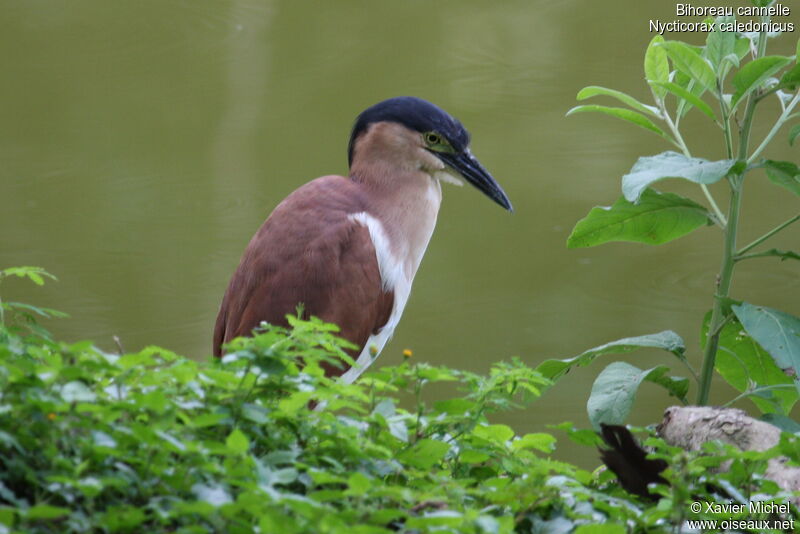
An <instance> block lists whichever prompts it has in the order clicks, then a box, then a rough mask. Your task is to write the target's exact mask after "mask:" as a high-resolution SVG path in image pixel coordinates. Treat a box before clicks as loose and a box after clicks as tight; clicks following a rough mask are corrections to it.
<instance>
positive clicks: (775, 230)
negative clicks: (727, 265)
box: [736, 213, 800, 256]
mask: <svg viewBox="0 0 800 534" xmlns="http://www.w3.org/2000/svg"><path fill="white" fill-rule="evenodd" d="M797 221H800V213H798V214H797V215H795V216H794V217H792V218H791V219H789V220H788V221H785V222H783V223H781V224H779V225H778V226H776V227H775V228H773V229H772V230H770V231H769V232H767V233H766V234H764V235H762V236H761V237H759V238H758V239H756V240H755V241H753V242H752V243H750V244H749V245H746V246H744V247H742V249H741V250H740V251H739V252H737V253H736V256H741V255H742V254H744V253H745V252H747V251H749V250H752V249H754V248H755V247H757V246H758V245H760V244H761V243H763V242H764V241H766V240H767V239H769V238H770V237H772V236H774V235H775V234H777V233H778V232H780V231H781V230H783V229H784V228H786V227H787V226H789V225H790V224H792V223H794V222H797Z"/></svg>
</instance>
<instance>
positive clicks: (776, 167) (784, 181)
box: [764, 159, 800, 195]
mask: <svg viewBox="0 0 800 534" xmlns="http://www.w3.org/2000/svg"><path fill="white" fill-rule="evenodd" d="M764 170H766V171H767V176H768V177H769V179H770V181H771V182H772V183H773V184H775V185H779V186H781V187H785V188H786V189H788V190H789V191H791V192H792V193H794V194H795V195H800V168H798V167H797V165H795V164H794V163H792V162H791V161H774V160H771V159H770V160H767V161H765V162H764Z"/></svg>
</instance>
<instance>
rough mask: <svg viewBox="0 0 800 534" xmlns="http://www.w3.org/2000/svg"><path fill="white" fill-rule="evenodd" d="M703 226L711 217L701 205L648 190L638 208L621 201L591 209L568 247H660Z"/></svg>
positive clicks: (630, 203)
mask: <svg viewBox="0 0 800 534" xmlns="http://www.w3.org/2000/svg"><path fill="white" fill-rule="evenodd" d="M704 224H711V216H710V214H709V213H708V211H707V210H706V209H705V208H704V207H703V206H701V205H700V204H697V203H696V202H694V201H692V200H689V199H688V198H683V197H681V196H679V195H675V194H673V193H659V192H657V191H654V190H652V189H647V190H645V192H644V193H643V194H642V196H641V197H640V198H639V203H638V204H633V203H632V202H629V201H627V200H625V197H620V198H619V199H618V200H617V201H616V202H615V203H614V205H612V206H610V207H594V208H592V210H591V211H590V212H589V214H588V215H587V216H586V217H585V218H583V219H581V220H580V221H578V223H577V224H576V225H575V228H574V229H573V230H572V234H570V236H569V238H568V239H567V247H569V248H580V247H593V246H595V245H600V244H602V243H607V242H609V241H633V242H637V243H647V244H650V245H660V244H662V243H666V242H668V241H672V240H673V239H677V238H679V237H681V236H683V235H686V234H688V233H689V232H691V231H692V230H696V229H697V228H699V227H701V226H703V225H704Z"/></svg>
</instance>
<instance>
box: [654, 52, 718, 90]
mask: <svg viewBox="0 0 800 534" xmlns="http://www.w3.org/2000/svg"><path fill="white" fill-rule="evenodd" d="M659 46H662V47H664V49H666V51H667V55H668V56H669V58H670V59H671V60H672V64H673V65H675V68H676V69H678V70H680V71H681V72H683V73H684V74H687V75H688V76H690V77H691V78H692V79H693V80H696V81H697V83H699V84H700V85H701V86H702V87H703V89H705V90H711V89H713V88H714V85H715V83H716V75H715V74H714V70H713V69H712V68H711V65H709V64H708V61H706V60H705V59H704V58H703V57H702V56H701V55H700V54H699V53H698V52H697V51H696V50H695V49H694V48H692V47H691V46H689V45H687V44H686V43H683V42H681V41H664V42H663V43H661V44H660V45H659Z"/></svg>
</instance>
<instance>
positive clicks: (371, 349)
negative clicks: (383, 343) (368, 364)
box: [369, 345, 378, 358]
mask: <svg viewBox="0 0 800 534" xmlns="http://www.w3.org/2000/svg"><path fill="white" fill-rule="evenodd" d="M369 355H370V356H372V357H373V358H374V357H375V356H377V355H378V347H376V346H375V345H370V346H369Z"/></svg>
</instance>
